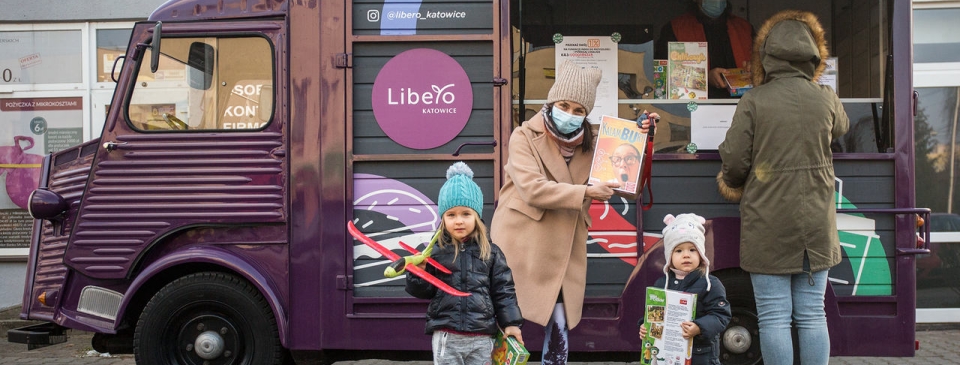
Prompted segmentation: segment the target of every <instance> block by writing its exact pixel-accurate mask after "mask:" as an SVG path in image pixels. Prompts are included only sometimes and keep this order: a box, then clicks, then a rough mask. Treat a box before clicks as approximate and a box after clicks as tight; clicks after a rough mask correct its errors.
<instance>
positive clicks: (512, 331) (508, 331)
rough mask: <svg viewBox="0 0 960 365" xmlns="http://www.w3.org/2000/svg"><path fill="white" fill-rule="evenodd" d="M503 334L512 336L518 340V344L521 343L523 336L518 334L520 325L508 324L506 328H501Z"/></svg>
mask: <svg viewBox="0 0 960 365" xmlns="http://www.w3.org/2000/svg"><path fill="white" fill-rule="evenodd" d="M503 335H504V336H507V337H510V336H512V337H513V338H516V339H517V342H520V344H521V345H523V336H521V335H520V327H517V326H508V327H507V328H504V329H503Z"/></svg>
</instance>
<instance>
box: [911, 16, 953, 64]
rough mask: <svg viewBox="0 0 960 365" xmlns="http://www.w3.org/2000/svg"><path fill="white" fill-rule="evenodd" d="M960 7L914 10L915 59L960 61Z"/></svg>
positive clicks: (915, 60) (927, 61) (923, 60)
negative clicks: (959, 25) (958, 22)
mask: <svg viewBox="0 0 960 365" xmlns="http://www.w3.org/2000/svg"><path fill="white" fill-rule="evenodd" d="M957 19H960V8H956V9H923V10H914V11H913V61H914V62H917V63H930V62H960V32H957V25H956V24H957Z"/></svg>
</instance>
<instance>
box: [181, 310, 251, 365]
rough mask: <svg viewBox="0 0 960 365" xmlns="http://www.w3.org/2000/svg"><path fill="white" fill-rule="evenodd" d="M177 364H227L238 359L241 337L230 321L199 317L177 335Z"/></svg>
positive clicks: (219, 317) (214, 316)
mask: <svg viewBox="0 0 960 365" xmlns="http://www.w3.org/2000/svg"><path fill="white" fill-rule="evenodd" d="M177 343H178V344H179V345H178V347H179V349H180V351H178V355H176V356H177V358H178V359H179V360H178V361H177V362H179V363H181V364H189V365H224V364H233V363H235V362H236V361H237V360H238V358H237V357H238V356H239V354H238V349H240V347H241V345H242V336H241V334H240V332H239V331H237V328H236V327H235V326H234V325H233V324H232V323H231V322H230V321H229V320H228V319H227V318H224V317H221V316H218V315H209V314H207V315H199V316H196V317H193V318H191V319H190V320H189V321H187V322H186V323H185V324H184V326H183V327H181V329H180V332H179V333H178V334H177Z"/></svg>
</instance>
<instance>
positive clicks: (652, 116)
mask: <svg viewBox="0 0 960 365" xmlns="http://www.w3.org/2000/svg"><path fill="white" fill-rule="evenodd" d="M642 114H647V111H646V110H644V111H643V113H642ZM658 120H660V114H657V113H649V114H647V119H644V120H641V121H640V132H641V133H650V123H653V122H654V121H658Z"/></svg>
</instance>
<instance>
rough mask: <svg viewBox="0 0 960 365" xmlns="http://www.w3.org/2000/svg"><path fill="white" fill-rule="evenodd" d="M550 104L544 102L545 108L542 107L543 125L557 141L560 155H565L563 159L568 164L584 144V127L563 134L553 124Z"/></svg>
mask: <svg viewBox="0 0 960 365" xmlns="http://www.w3.org/2000/svg"><path fill="white" fill-rule="evenodd" d="M549 105H550V104H544V105H543V108H541V109H540V114H542V115H543V125H544V126H546V128H547V131H548V132H550V133H548V134H549V135H550V138H551V139H553V141H554V142H556V143H557V147H559V148H560V156H563V160H564V161H566V162H567V163H568V164H569V163H570V160H571V159H573V152H574V150H576V149H577V147H580V145H581V144H583V128H582V127H581V128H580V129H577V130H576V131H573V133H571V134H568V135H566V136H565V135H563V134H561V133H560V131H558V130H557V127H556V126H554V124H553V116H552V115H551V113H550V106H549Z"/></svg>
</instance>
